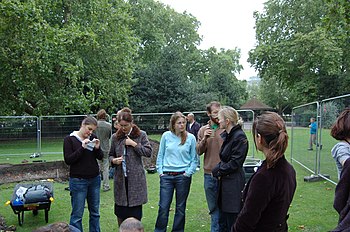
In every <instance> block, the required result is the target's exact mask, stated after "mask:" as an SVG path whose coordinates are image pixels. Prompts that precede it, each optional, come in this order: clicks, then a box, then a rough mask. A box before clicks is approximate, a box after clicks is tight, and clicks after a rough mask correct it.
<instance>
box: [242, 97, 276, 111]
mask: <svg viewBox="0 0 350 232" xmlns="http://www.w3.org/2000/svg"><path fill="white" fill-rule="evenodd" d="M240 109H241V110H272V109H273V108H272V107H271V106H268V105H266V104H265V103H262V102H261V101H259V100H258V99H256V97H253V98H251V99H250V100H248V101H247V102H246V103H244V104H243V105H242V106H241V108H240Z"/></svg>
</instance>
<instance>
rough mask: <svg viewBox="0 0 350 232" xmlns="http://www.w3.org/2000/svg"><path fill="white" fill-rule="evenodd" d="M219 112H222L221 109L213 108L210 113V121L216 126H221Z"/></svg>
mask: <svg viewBox="0 0 350 232" xmlns="http://www.w3.org/2000/svg"><path fill="white" fill-rule="evenodd" d="M219 111H220V107H217V106H212V107H211V113H208V116H209V118H210V120H211V121H212V122H213V123H215V124H219V117H218V113H219Z"/></svg>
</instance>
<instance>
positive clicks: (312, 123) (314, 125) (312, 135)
mask: <svg viewBox="0 0 350 232" xmlns="http://www.w3.org/2000/svg"><path fill="white" fill-rule="evenodd" d="M309 128H310V140H309V148H308V150H309V151H312V150H313V148H312V146H313V144H315V145H316V133H317V123H316V121H315V118H310V125H309Z"/></svg>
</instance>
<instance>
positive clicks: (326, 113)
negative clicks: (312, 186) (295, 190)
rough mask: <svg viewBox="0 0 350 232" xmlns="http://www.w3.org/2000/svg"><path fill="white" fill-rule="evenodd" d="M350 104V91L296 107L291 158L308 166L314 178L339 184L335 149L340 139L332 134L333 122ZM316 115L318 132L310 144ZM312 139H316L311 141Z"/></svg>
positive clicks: (294, 110)
mask: <svg viewBox="0 0 350 232" xmlns="http://www.w3.org/2000/svg"><path fill="white" fill-rule="evenodd" d="M348 107H350V94H347V95H342V96H338V97H334V98H328V99H324V100H322V101H318V102H312V103H308V104H304V105H300V106H297V107H294V108H293V112H292V123H291V124H292V135H291V158H292V161H293V162H296V163H297V164H299V165H301V166H302V167H304V168H305V169H306V170H307V171H308V172H309V173H310V177H308V179H307V180H312V179H315V180H317V179H319V178H321V179H324V180H327V181H329V182H331V183H333V184H337V182H338V175H337V169H336V165H335V162H334V160H333V157H332V155H331V149H332V148H333V146H334V145H335V144H336V143H337V141H336V140H335V139H334V138H332V136H331V135H330V129H331V126H332V125H333V124H334V122H335V121H336V119H337V117H338V115H339V114H340V113H341V112H342V111H343V110H344V109H345V108H348ZM312 117H313V118H315V120H316V124H317V133H316V141H315V144H313V143H312V144H311V145H312V148H313V150H311V149H309V148H310V128H309V125H310V118H312ZM311 142H312V141H311Z"/></svg>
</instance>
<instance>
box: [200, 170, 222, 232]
mask: <svg viewBox="0 0 350 232" xmlns="http://www.w3.org/2000/svg"><path fill="white" fill-rule="evenodd" d="M204 191H205V197H206V199H207V204H208V209H209V214H210V217H211V222H210V223H211V224H210V231H211V232H219V217H220V210H219V207H218V202H217V200H218V180H217V179H216V178H214V177H212V176H211V175H210V174H204Z"/></svg>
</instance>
